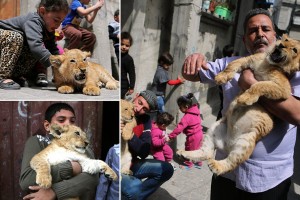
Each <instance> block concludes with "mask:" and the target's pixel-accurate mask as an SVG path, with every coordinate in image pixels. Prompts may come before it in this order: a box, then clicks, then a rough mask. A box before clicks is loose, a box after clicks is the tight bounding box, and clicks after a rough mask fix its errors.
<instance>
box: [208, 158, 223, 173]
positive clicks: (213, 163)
mask: <svg viewBox="0 0 300 200" xmlns="http://www.w3.org/2000/svg"><path fill="white" fill-rule="evenodd" d="M207 165H208V167H209V169H210V170H211V171H212V173H214V174H216V175H220V174H224V173H225V171H224V167H223V166H222V164H221V162H220V161H217V160H214V159H208V161H207Z"/></svg>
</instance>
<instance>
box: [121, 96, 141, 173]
mask: <svg viewBox="0 0 300 200" xmlns="http://www.w3.org/2000/svg"><path fill="white" fill-rule="evenodd" d="M133 108H134V106H133V103H131V102H128V101H125V100H122V99H121V120H122V121H123V123H124V124H125V126H124V127H123V130H122V137H121V173H122V174H129V175H132V171H131V170H130V165H131V159H132V156H131V153H130V151H129V147H128V140H130V139H131V138H132V136H133V134H134V133H133V128H134V127H135V126H136V125H137V123H136V120H135V117H134V110H133Z"/></svg>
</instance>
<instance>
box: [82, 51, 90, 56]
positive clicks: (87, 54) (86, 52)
mask: <svg viewBox="0 0 300 200" xmlns="http://www.w3.org/2000/svg"><path fill="white" fill-rule="evenodd" d="M82 53H83V55H85V56H86V57H91V55H92V54H91V52H89V51H83V52H82Z"/></svg>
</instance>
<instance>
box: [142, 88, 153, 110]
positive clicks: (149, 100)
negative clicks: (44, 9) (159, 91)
mask: <svg viewBox="0 0 300 200" xmlns="http://www.w3.org/2000/svg"><path fill="white" fill-rule="evenodd" d="M139 96H142V97H143V98H144V99H145V100H146V101H147V103H148V104H149V107H150V111H153V110H157V97H156V95H155V93H154V92H152V91H151V90H145V91H141V92H140V94H139Z"/></svg>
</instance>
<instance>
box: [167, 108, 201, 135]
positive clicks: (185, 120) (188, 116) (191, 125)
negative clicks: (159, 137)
mask: <svg viewBox="0 0 300 200" xmlns="http://www.w3.org/2000/svg"><path fill="white" fill-rule="evenodd" d="M201 122H202V120H201V117H200V110H199V108H198V106H197V104H195V105H193V106H191V107H190V108H189V109H188V110H187V112H186V113H185V114H184V116H183V117H182V119H181V120H180V122H179V123H178V124H177V126H176V128H175V129H174V130H173V131H172V133H170V134H169V138H170V139H171V138H175V137H177V135H179V134H180V133H181V132H183V133H184V134H186V136H192V135H195V134H201V135H202V134H203V132H202V126H201Z"/></svg>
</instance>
